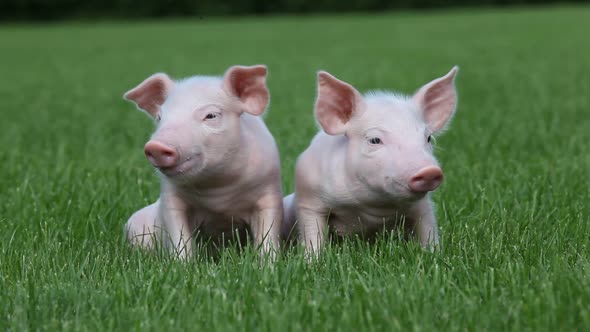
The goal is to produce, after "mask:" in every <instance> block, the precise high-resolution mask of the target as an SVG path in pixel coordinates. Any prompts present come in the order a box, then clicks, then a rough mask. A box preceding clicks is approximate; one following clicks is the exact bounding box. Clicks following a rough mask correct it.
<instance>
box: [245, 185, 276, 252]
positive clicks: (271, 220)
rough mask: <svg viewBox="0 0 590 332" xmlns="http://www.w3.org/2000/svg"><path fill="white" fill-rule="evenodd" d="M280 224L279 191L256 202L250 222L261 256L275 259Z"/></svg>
mask: <svg viewBox="0 0 590 332" xmlns="http://www.w3.org/2000/svg"><path fill="white" fill-rule="evenodd" d="M282 222H283V199H282V197H281V195H280V191H279V192H277V193H276V194H269V195H267V196H265V197H263V198H262V199H260V200H259V201H258V204H257V206H256V211H255V212H254V214H253V215H252V218H251V220H250V229H251V231H252V235H253V238H254V244H255V245H256V247H259V248H260V250H261V254H262V255H268V256H269V257H271V258H274V257H276V253H277V250H278V248H279V238H280V231H281V225H282Z"/></svg>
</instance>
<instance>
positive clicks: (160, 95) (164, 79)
mask: <svg viewBox="0 0 590 332" xmlns="http://www.w3.org/2000/svg"><path fill="white" fill-rule="evenodd" d="M173 88H174V82H173V81H172V80H171V79H170V77H168V75H166V74H163V73H157V74H154V75H152V76H150V77H148V78H147V79H146V80H145V81H143V82H141V84H139V85H138V86H136V87H135V88H133V89H131V90H129V91H127V93H125V95H124V96H123V98H124V99H126V100H130V101H132V102H134V103H135V104H136V105H137V107H138V108H139V109H140V110H142V111H145V112H146V113H148V114H149V115H151V116H152V117H153V118H154V119H156V120H157V119H159V117H160V106H161V105H162V104H163V103H164V101H166V98H167V97H168V94H169V93H170V91H171V90H172V89H173Z"/></svg>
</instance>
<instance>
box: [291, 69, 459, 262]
mask: <svg viewBox="0 0 590 332" xmlns="http://www.w3.org/2000/svg"><path fill="white" fill-rule="evenodd" d="M457 71H458V68H457V67H454V68H453V69H452V70H451V71H450V72H449V73H448V74H447V75H445V76H443V77H441V78H438V79H435V80H434V81H432V82H430V83H428V84H426V85H424V86H423V87H422V88H420V89H419V90H418V91H417V92H416V93H415V94H414V95H413V96H412V97H406V96H402V95H400V94H396V93H388V92H373V93H367V94H365V95H361V94H360V93H359V92H358V91H357V90H356V89H355V88H354V87H352V86H351V85H350V84H347V83H345V82H343V81H340V80H338V79H337V78H335V77H334V76H332V75H330V74H329V73H327V72H324V71H322V72H319V74H318V96H317V100H316V103H315V117H316V120H317V121H318V123H319V125H320V126H321V128H322V129H323V130H322V131H320V132H319V133H318V134H317V135H316V136H315V137H314V138H313V140H312V142H311V144H310V146H309V147H308V148H307V150H305V151H304V152H303V153H302V154H301V156H300V157H299V158H298V160H297V164H296V177H295V193H294V194H291V195H289V196H287V197H285V199H284V205H285V215H284V217H285V222H284V226H283V229H282V235H283V236H284V237H288V236H289V234H292V233H293V231H298V233H299V238H300V239H301V240H302V241H303V242H304V243H305V249H306V252H307V253H308V254H312V255H311V257H313V256H315V255H317V254H318V253H319V250H320V249H321V248H322V246H323V244H324V239H325V236H326V234H325V232H324V231H325V230H328V233H330V234H333V235H336V236H347V235H353V234H356V235H359V236H361V237H372V236H374V235H375V233H376V232H377V231H379V230H383V229H394V228H396V227H400V225H404V231H405V232H406V235H408V237H410V238H414V239H416V240H417V241H419V242H420V243H421V244H422V246H424V247H430V248H434V247H435V246H437V245H438V243H439V236H438V228H437V224H436V218H435V214H434V211H433V206H432V202H431V200H430V197H429V195H428V194H429V192H431V191H433V190H435V189H436V188H438V186H439V185H440V184H441V182H442V181H443V172H442V170H441V168H440V166H439V164H438V162H437V161H436V159H435V158H434V156H433V153H432V150H433V148H432V144H433V136H434V135H436V134H438V133H440V132H442V131H443V130H444V129H445V126H446V125H447V123H448V122H449V120H450V119H451V118H452V117H453V114H454V112H455V108H456V104H457V95H456V91H455V86H454V78H455V75H456V74H457Z"/></svg>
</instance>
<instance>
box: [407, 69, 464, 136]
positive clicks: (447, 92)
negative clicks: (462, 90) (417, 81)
mask: <svg viewBox="0 0 590 332" xmlns="http://www.w3.org/2000/svg"><path fill="white" fill-rule="evenodd" d="M458 71H459V67H457V66H455V67H453V69H451V71H450V72H449V73H448V74H446V75H445V76H443V77H440V78H437V79H435V80H434V81H432V82H430V83H428V84H426V85H424V86H423V87H421V88H420V90H418V92H416V94H414V97H412V99H413V100H414V101H415V102H416V103H417V104H418V106H419V107H420V109H421V111H422V116H423V117H424V121H426V124H427V125H428V127H430V129H431V130H432V131H433V132H438V131H441V130H443V129H444V128H445V127H446V125H447V123H448V122H449V120H450V119H451V118H452V117H453V114H454V113H455V109H456V108H457V92H456V90H455V76H456V75H457V72H458Z"/></svg>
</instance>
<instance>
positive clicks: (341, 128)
mask: <svg viewBox="0 0 590 332" xmlns="http://www.w3.org/2000/svg"><path fill="white" fill-rule="evenodd" d="M363 102H364V101H363V97H362V96H361V94H360V93H359V92H358V91H357V90H356V89H355V88H354V87H352V85H350V84H348V83H345V82H343V81H340V80H339V79H337V78H336V77H334V76H332V75H330V74H329V73H327V72H325V71H320V72H319V73H318V96H317V99H316V102H315V117H316V119H317V120H318V122H319V123H320V126H321V127H322V129H323V130H324V131H325V132H326V133H327V134H329V135H341V134H344V133H345V132H346V129H347V125H348V121H349V120H350V119H351V118H352V116H353V115H354V113H355V112H357V111H358V110H359V108H360V107H361V105H362V104H363Z"/></svg>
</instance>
